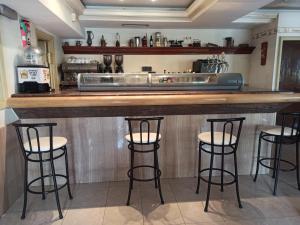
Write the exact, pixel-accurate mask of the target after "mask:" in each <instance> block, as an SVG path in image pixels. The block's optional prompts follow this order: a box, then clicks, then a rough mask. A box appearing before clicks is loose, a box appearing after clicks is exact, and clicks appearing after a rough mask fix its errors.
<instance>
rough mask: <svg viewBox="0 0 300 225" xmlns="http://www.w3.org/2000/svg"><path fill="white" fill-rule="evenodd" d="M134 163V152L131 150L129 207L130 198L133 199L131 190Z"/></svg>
mask: <svg viewBox="0 0 300 225" xmlns="http://www.w3.org/2000/svg"><path fill="white" fill-rule="evenodd" d="M133 163H134V151H133V150H130V171H131V174H130V177H129V191H128V198H127V205H129V204H130V197H131V190H132V188H133Z"/></svg>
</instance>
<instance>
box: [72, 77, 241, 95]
mask: <svg viewBox="0 0 300 225" xmlns="http://www.w3.org/2000/svg"><path fill="white" fill-rule="evenodd" d="M242 85H243V76H242V75H241V74H239V73H219V74H216V73H206V74H203V73H201V74H200V73H196V74H195V73H184V74H183V73H180V74H177V73H176V74H152V73H112V74H99V73H82V74H79V76H78V89H79V90H80V91H120V90H123V91H124V90H126V91H127V90H142V91H147V90H149V91H151V90H240V88H241V87H242Z"/></svg>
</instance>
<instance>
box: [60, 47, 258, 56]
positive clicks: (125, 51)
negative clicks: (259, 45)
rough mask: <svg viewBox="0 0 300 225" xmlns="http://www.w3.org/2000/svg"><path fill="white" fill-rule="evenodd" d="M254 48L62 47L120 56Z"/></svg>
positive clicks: (248, 49) (70, 51)
mask: <svg viewBox="0 0 300 225" xmlns="http://www.w3.org/2000/svg"><path fill="white" fill-rule="evenodd" d="M254 49H255V47H233V48H225V47H213V48H212V47H200V48H199V47H198V48H194V47H178V48H170V47H153V48H149V47H146V48H145V47H138V48H131V47H119V48H117V47H96V46H91V47H89V46H63V51H64V53H65V54H90V55H95V54H122V55H213V54H221V53H222V52H225V53H226V54H251V53H252V52H253V50H254Z"/></svg>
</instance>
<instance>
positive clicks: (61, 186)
mask: <svg viewBox="0 0 300 225" xmlns="http://www.w3.org/2000/svg"><path fill="white" fill-rule="evenodd" d="M47 177H53V175H52V174H49V175H45V176H43V177H38V178H36V179H34V180H32V181H30V182H29V183H28V184H27V191H28V192H30V193H32V194H43V192H42V191H34V190H32V189H30V186H31V185H32V184H34V183H35V182H37V181H40V180H42V179H43V178H47ZM55 177H62V178H65V179H66V182H65V183H63V184H62V185H60V186H59V187H58V188H57V190H60V189H62V188H64V187H65V186H67V183H68V182H67V176H66V175H62V174H55ZM54 191H55V189H51V190H47V191H46V190H45V193H52V192H54Z"/></svg>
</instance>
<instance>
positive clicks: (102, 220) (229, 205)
mask: <svg viewBox="0 0 300 225" xmlns="http://www.w3.org/2000/svg"><path fill="white" fill-rule="evenodd" d="M281 177H282V178H281V180H280V182H279V189H278V195H277V196H276V197H274V196H272V194H271V193H272V191H271V188H272V184H273V180H272V178H270V177H269V176H266V175H263V176H259V178H258V181H257V183H253V181H252V177H250V176H241V177H240V192H241V196H242V204H243V207H244V208H243V209H239V208H238V207H237V204H236V196H235V189H234V186H226V187H225V192H224V193H221V192H219V188H218V187H214V188H213V190H212V193H211V202H210V207H209V212H208V213H204V212H203V208H204V203H205V201H204V199H205V194H206V185H205V184H204V183H203V182H202V183H201V187H200V188H201V190H200V192H201V193H200V194H199V195H196V194H195V188H196V178H182V179H165V180H163V181H162V188H163V195H164V198H165V202H166V203H165V205H160V204H159V196H158V193H157V191H155V189H154V188H153V186H154V185H153V184H152V183H151V184H150V183H139V184H138V183H135V184H136V185H135V186H134V190H133V195H132V201H131V202H132V204H131V206H126V205H125V202H126V198H127V191H128V183H127V182H110V183H98V184H78V185H75V186H73V195H74V199H73V200H68V196H67V192H66V190H62V191H61V192H60V196H61V202H62V206H63V208H64V212H63V213H64V218H63V219H62V220H58V213H57V211H56V205H55V200H54V195H53V194H49V195H48V196H47V199H46V200H44V201H43V200H41V198H40V196H34V195H29V196H30V199H29V204H28V211H27V217H26V219H25V220H20V215H21V209H22V198H20V199H19V200H18V201H17V202H16V203H15V204H14V205H13V206H12V208H11V209H9V211H8V212H7V213H6V214H5V215H4V216H3V217H2V218H1V219H0V224H1V225H24V224H30V225H42V224H43V225H46V224H47V225H50V224H55V225H135V224H137V225H142V224H145V225H166V224H186V225H192V224H194V225H195V224H200V225H217V224H218V225H238V224H240V225H299V224H300V191H298V190H297V189H296V181H295V174H293V173H290V174H289V175H287V174H282V176H281Z"/></svg>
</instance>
